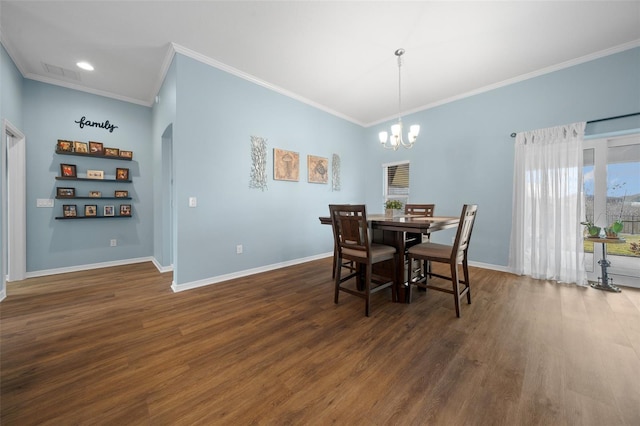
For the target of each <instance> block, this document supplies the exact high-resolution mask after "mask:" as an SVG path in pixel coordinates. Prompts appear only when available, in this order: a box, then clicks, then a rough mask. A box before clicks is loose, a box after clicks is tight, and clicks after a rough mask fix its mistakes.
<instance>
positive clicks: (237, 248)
mask: <svg viewBox="0 0 640 426" xmlns="http://www.w3.org/2000/svg"><path fill="white" fill-rule="evenodd" d="M236 254H242V244H238V245H237V246H236Z"/></svg>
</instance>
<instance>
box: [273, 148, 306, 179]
mask: <svg viewBox="0 0 640 426" xmlns="http://www.w3.org/2000/svg"><path fill="white" fill-rule="evenodd" d="M273 179H274V180H290V181H295V182H297V181H298V180H299V179H300V154H298V153H297V152H293V151H285V150H283V149H278V148H274V149H273Z"/></svg>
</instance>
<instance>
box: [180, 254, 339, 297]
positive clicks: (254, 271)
mask: <svg viewBox="0 0 640 426" xmlns="http://www.w3.org/2000/svg"><path fill="white" fill-rule="evenodd" d="M331 256H333V252H329V253H322V254H318V255H314V256H309V257H303V258H300V259H294V260H289V261H286V262H280V263H273V264H271V265H265V266H260V267H258V268H253V269H246V270H244V271H238V272H232V273H230V274H225V275H218V276H217V277H211V278H205V279H202V280H198V281H192V282H188V283H184V284H176V282H175V280H174V281H173V283H172V284H171V289H172V290H173V291H174V292H175V293H177V292H180V291H184V290H192V289H194V288H198V287H204V286H207V285H211V284H217V283H220V282H223V281H228V280H233V279H236V278H242V277H246V276H249V275H254V274H259V273H261V272H267V271H273V270H274V269H280V268H285V267H287V266H293V265H299V264H301V263H306V262H311V261H312V260H318V259H324V258H326V257H331Z"/></svg>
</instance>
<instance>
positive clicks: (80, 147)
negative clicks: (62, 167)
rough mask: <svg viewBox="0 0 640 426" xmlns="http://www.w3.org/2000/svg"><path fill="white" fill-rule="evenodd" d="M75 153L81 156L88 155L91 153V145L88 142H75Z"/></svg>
mask: <svg viewBox="0 0 640 426" xmlns="http://www.w3.org/2000/svg"><path fill="white" fill-rule="evenodd" d="M73 151H74V152H79V153H80V154H88V153H89V145H88V144H87V143H86V142H79V141H74V142H73Z"/></svg>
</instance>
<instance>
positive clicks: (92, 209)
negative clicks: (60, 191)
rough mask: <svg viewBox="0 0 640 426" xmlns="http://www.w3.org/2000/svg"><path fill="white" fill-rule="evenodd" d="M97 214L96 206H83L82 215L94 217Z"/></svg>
mask: <svg viewBox="0 0 640 426" xmlns="http://www.w3.org/2000/svg"><path fill="white" fill-rule="evenodd" d="M97 214H98V206H97V205H95V204H85V206H84V215H85V216H96V215H97Z"/></svg>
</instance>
